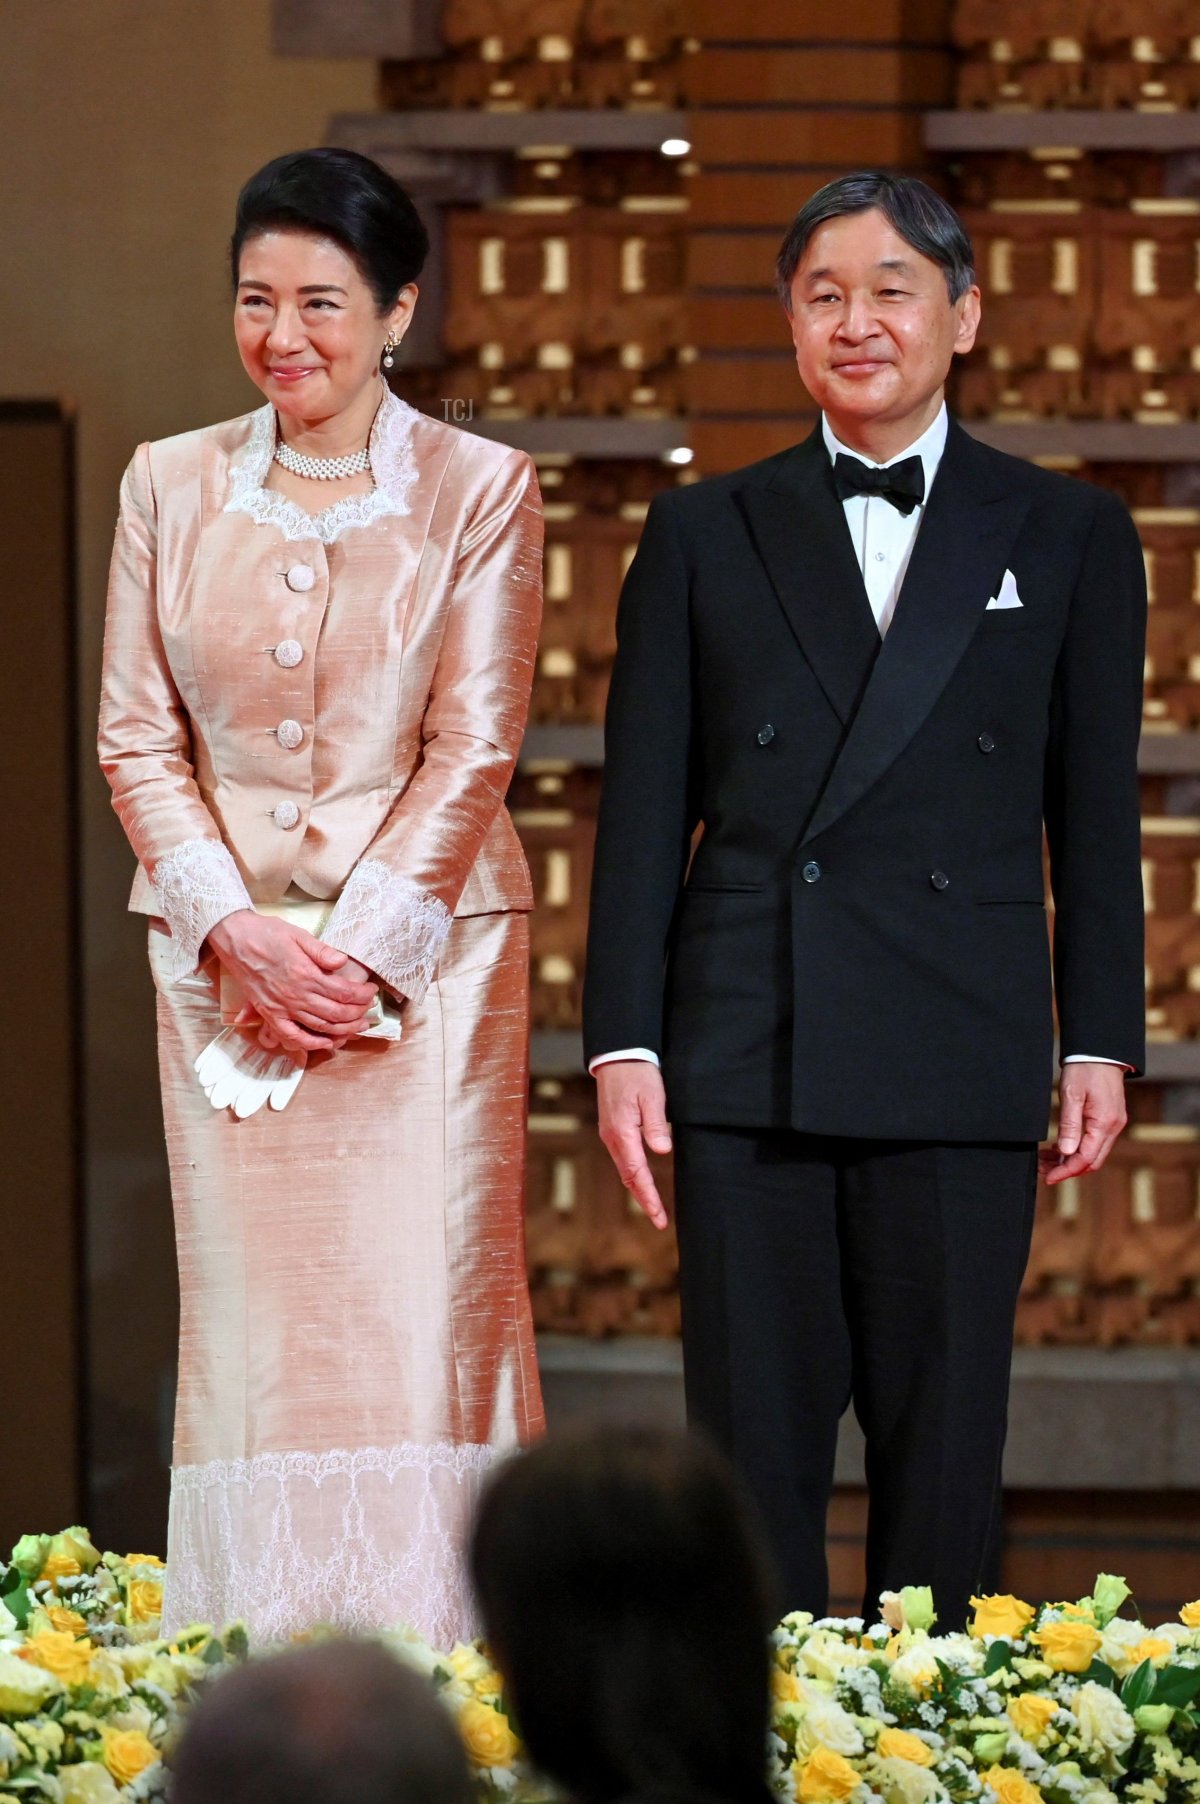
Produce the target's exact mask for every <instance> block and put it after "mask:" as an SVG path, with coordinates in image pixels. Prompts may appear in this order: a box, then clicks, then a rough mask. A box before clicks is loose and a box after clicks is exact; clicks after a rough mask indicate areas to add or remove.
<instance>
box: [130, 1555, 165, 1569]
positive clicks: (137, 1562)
mask: <svg viewBox="0 0 1200 1804" xmlns="http://www.w3.org/2000/svg"><path fill="white" fill-rule="evenodd" d="M125 1564H126V1565H127V1566H157V1567H158V1569H159V1571H160V1572H165V1571H166V1569H167V1568H166V1562H165V1561H164V1560H160V1559H159V1557H158V1555H157V1554H156V1553H127V1554H126V1555H125Z"/></svg>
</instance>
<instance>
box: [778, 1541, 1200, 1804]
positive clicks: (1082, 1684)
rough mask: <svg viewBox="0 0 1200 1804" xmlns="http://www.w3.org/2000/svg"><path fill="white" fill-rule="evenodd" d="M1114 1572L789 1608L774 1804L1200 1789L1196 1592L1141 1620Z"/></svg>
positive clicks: (1032, 1801) (1003, 1802)
mask: <svg viewBox="0 0 1200 1804" xmlns="http://www.w3.org/2000/svg"><path fill="white" fill-rule="evenodd" d="M1128 1597H1129V1588H1128V1586H1127V1585H1126V1584H1125V1582H1124V1580H1123V1579H1119V1578H1112V1577H1110V1576H1108V1575H1106V1574H1102V1575H1101V1576H1100V1577H1099V1578H1098V1579H1097V1581H1096V1585H1095V1588H1094V1590H1093V1592H1092V1595H1091V1596H1090V1597H1085V1598H1081V1599H1080V1600H1079V1601H1078V1602H1076V1603H1058V1604H1046V1605H1043V1606H1042V1607H1041V1608H1040V1609H1035V1608H1034V1607H1033V1606H1032V1605H1031V1604H1027V1603H1023V1602H1022V1601H1021V1600H1020V1599H1019V1598H1016V1597H981V1598H974V1599H972V1604H973V1608H974V1618H973V1620H972V1623H971V1625H970V1630H969V1632H968V1633H965V1634H964V1633H960V1634H954V1635H935V1634H934V1633H933V1632H932V1631H933V1628H934V1626H935V1623H936V1616H935V1612H934V1609H933V1599H932V1596H931V1594H930V1592H929V1591H928V1590H923V1589H919V1588H917V1587H911V1588H909V1589H907V1590H904V1591H901V1592H899V1593H891V1592H885V1594H884V1596H883V1598H882V1599H881V1607H882V1615H883V1620H882V1621H881V1622H880V1623H878V1624H876V1625H875V1626H874V1627H871V1628H866V1627H865V1626H864V1624H863V1623H862V1622H861V1621H860V1620H858V1619H853V1618H852V1619H849V1620H841V1619H837V1618H826V1619H824V1620H821V1621H814V1620H813V1619H812V1617H811V1616H808V1615H804V1614H799V1615H793V1616H788V1617H785V1618H784V1620H783V1622H782V1623H781V1625H780V1627H779V1628H778V1629H777V1630H776V1631H775V1636H774V1646H775V1654H774V1667H773V1671H772V1689H773V1692H774V1698H775V1702H774V1708H773V1723H772V1733H771V1749H770V1762H771V1779H772V1783H773V1786H774V1788H775V1790H776V1792H777V1793H778V1794H779V1796H780V1797H781V1798H783V1799H785V1800H787V1804H871V1801H873V1800H882V1804H950V1801H952V1804H966V1801H968V1800H970V1801H972V1804H973V1801H974V1800H976V1799H978V1800H980V1804H1043V1801H1044V1804H1118V1801H1119V1804H1125V1801H1129V1804H1200V1710H1198V1709H1197V1700H1198V1699H1200V1602H1196V1603H1192V1604H1188V1605H1187V1606H1186V1608H1185V1609H1184V1610H1183V1611H1182V1612H1181V1615H1180V1619H1179V1621H1178V1622H1173V1623H1167V1624H1165V1625H1164V1626H1163V1627H1162V1628H1159V1629H1155V1630H1153V1631H1151V1630H1149V1629H1147V1628H1146V1627H1145V1626H1144V1625H1143V1624H1142V1623H1140V1622H1137V1621H1133V1620H1131V1619H1129V1618H1127V1617H1123V1616H1120V1615H1118V1611H1119V1610H1120V1609H1121V1607H1122V1605H1123V1604H1124V1603H1125V1602H1126V1600H1127V1599H1128Z"/></svg>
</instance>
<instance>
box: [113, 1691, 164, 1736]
mask: <svg viewBox="0 0 1200 1804" xmlns="http://www.w3.org/2000/svg"><path fill="white" fill-rule="evenodd" d="M106 1720H107V1721H108V1722H109V1723H111V1725H112V1727H113V1728H114V1729H122V1730H133V1731H134V1732H135V1733H140V1734H142V1735H149V1734H150V1731H151V1729H153V1727H154V1712H153V1711H152V1710H151V1709H150V1707H149V1705H148V1704H144V1703H143V1702H142V1700H141V1698H132V1697H131V1698H130V1699H129V1700H128V1701H127V1702H125V1703H122V1704H121V1706H120V1708H119V1709H117V1710H114V1711H113V1712H112V1714H111V1716H109V1717H108V1718H106ZM151 1739H153V1737H151Z"/></svg>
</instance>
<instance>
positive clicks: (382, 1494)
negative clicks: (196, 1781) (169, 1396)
mask: <svg viewBox="0 0 1200 1804" xmlns="http://www.w3.org/2000/svg"><path fill="white" fill-rule="evenodd" d="M497 1451H498V1450H497V1449H495V1448H493V1447H490V1446H479V1445H470V1444H468V1445H465V1446H464V1445H458V1444H455V1443H453V1442H449V1441H438V1442H434V1443H432V1444H427V1445H422V1444H419V1443H416V1442H404V1443H400V1444H398V1445H396V1446H392V1447H359V1448H352V1449H351V1448H334V1449H330V1450H328V1451H326V1452H322V1453H307V1452H299V1451H295V1452H293V1451H289V1452H279V1453H260V1454H256V1455H255V1456H253V1457H252V1458H249V1459H234V1460H210V1461H208V1462H207V1463H206V1464H203V1465H194V1466H177V1467H176V1468H175V1469H174V1471H173V1472H172V1475H171V1520H170V1531H169V1546H168V1550H167V1586H166V1596H165V1599H164V1608H163V1623H164V1632H165V1633H167V1634H173V1633H176V1632H177V1631H178V1630H179V1629H180V1628H183V1627H185V1626H186V1625H187V1624H188V1623H190V1622H213V1623H227V1622H234V1621H237V1620H241V1621H244V1622H245V1623H246V1625H247V1628H248V1629H249V1631H250V1634H251V1637H252V1639H253V1641H254V1643H255V1644H256V1645H257V1646H261V1645H263V1644H264V1643H266V1644H269V1643H271V1642H278V1641H283V1640H286V1639H287V1638H288V1637H289V1636H292V1635H295V1634H297V1633H300V1632H303V1631H304V1630H306V1629H311V1628H313V1627H314V1626H315V1625H317V1624H319V1623H328V1624H331V1625H333V1626H336V1627H338V1628H341V1629H345V1630H349V1631H352V1632H356V1633H362V1634H371V1633H378V1632H379V1631H380V1630H382V1629H389V1628H410V1629H415V1630H416V1631H417V1632H418V1633H419V1634H421V1635H423V1636H424V1637H425V1639H426V1640H427V1641H428V1642H429V1643H430V1645H431V1646H433V1647H435V1648H441V1649H445V1648H449V1647H451V1646H452V1645H453V1644H454V1643H455V1642H456V1641H465V1640H469V1639H470V1638H471V1636H472V1635H473V1634H474V1633H475V1632H476V1624H475V1619H474V1611H473V1606H472V1602H471V1594H470V1587H469V1584H468V1580H467V1575H466V1570H465V1562H464V1558H463V1548H464V1543H465V1538H466V1534H467V1531H468V1527H469V1523H470V1519H471V1512H472V1510H473V1508H474V1505H475V1502H476V1499H477V1497H478V1494H479V1490H480V1488H481V1485H482V1483H483V1479H484V1476H485V1474H486V1473H487V1471H488V1470H489V1468H490V1467H491V1465H492V1463H493V1461H494V1459H495V1458H496V1457H497Z"/></svg>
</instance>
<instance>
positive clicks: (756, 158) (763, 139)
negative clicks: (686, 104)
mask: <svg viewBox="0 0 1200 1804" xmlns="http://www.w3.org/2000/svg"><path fill="white" fill-rule="evenodd" d="M691 135H692V149H693V151H694V152H695V154H696V156H697V157H698V158H699V160H700V162H701V164H707V165H710V166H711V165H714V164H721V163H766V162H770V163H771V164H773V165H775V166H776V167H778V166H779V165H780V164H781V163H801V164H804V163H831V164H835V165H842V166H844V167H845V168H848V169H854V168H859V167H862V166H864V165H875V164H884V165H888V166H890V165H891V164H893V163H916V162H919V161H920V160H921V120H920V116H919V115H918V114H917V113H915V112H913V113H902V112H891V111H884V110H883V109H882V108H881V109H879V110H871V111H862V112H858V111H854V110H852V109H847V110H846V111H844V112H835V111H830V112H826V111H824V110H822V109H820V108H813V109H811V110H810V111H807V112H800V111H796V112H790V111H785V110H783V109H780V110H778V111H775V110H773V109H771V108H767V107H761V108H753V109H746V108H736V109H732V110H727V109H724V108H720V109H718V108H715V107H714V108H713V109H712V110H711V111H708V112H696V113H693V114H692V117H691Z"/></svg>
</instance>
